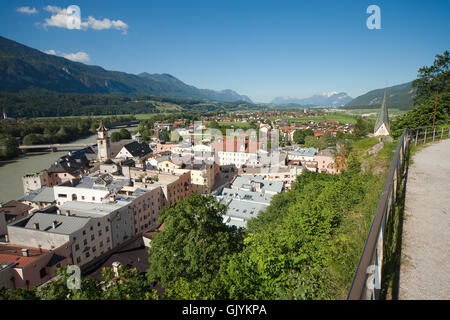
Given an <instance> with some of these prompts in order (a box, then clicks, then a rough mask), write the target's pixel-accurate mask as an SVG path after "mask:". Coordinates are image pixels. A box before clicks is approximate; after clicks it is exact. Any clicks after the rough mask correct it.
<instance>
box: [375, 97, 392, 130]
mask: <svg viewBox="0 0 450 320" xmlns="http://www.w3.org/2000/svg"><path fill="white" fill-rule="evenodd" d="M389 130H390V129H389V115H388V109H387V105H386V89H384V98H383V103H382V104H381V109H380V113H379V115H378V119H377V122H376V123H375V129H374V135H375V136H388V135H389Z"/></svg>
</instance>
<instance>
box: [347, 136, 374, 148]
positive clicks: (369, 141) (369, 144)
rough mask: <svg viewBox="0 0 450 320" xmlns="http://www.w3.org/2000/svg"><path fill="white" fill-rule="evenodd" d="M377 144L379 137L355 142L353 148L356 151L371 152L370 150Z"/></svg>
mask: <svg viewBox="0 0 450 320" xmlns="http://www.w3.org/2000/svg"><path fill="white" fill-rule="evenodd" d="M377 143H378V138H377V137H367V138H364V139H361V140H359V141H357V142H355V143H354V144H353V148H354V149H358V150H362V149H367V150H369V149H370V148H372V147H373V146H374V145H376V144H377Z"/></svg>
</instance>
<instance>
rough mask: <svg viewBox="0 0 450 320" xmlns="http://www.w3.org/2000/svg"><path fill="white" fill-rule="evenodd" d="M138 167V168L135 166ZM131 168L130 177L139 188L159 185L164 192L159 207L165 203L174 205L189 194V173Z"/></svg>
mask: <svg viewBox="0 0 450 320" xmlns="http://www.w3.org/2000/svg"><path fill="white" fill-rule="evenodd" d="M136 169H138V168H136ZM136 169H134V170H131V171H130V173H131V177H132V179H133V180H134V185H135V186H137V187H141V188H145V189H147V188H151V187H152V186H159V187H161V189H162V192H163V194H164V201H163V204H162V206H161V207H164V206H166V205H171V206H174V205H176V204H177V203H178V201H180V200H181V198H183V197H186V196H188V195H190V194H191V173H190V172H183V173H175V172H174V173H162V172H158V171H150V170H145V171H144V170H136Z"/></svg>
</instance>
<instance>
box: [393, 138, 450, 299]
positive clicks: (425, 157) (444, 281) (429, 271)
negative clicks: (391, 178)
mask: <svg viewBox="0 0 450 320" xmlns="http://www.w3.org/2000/svg"><path fill="white" fill-rule="evenodd" d="M406 188H407V190H406V210H405V213H406V218H405V221H404V226H403V246H402V265H401V268H400V290H399V299H403V300H406V299H413V300H416V299H423V300H429V299H439V300H442V299H445V300H448V299H450V140H444V141H440V142H438V143H435V144H432V145H430V146H427V147H425V148H424V149H422V150H421V151H420V152H418V153H416V154H415V155H414V157H413V164H412V165H411V166H410V168H409V173H408V183H407V187H406Z"/></svg>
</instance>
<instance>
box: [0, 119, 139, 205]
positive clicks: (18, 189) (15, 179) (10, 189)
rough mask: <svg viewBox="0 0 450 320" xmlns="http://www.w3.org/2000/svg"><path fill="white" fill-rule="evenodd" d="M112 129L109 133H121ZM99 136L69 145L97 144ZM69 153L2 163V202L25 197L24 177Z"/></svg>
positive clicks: (36, 154)
mask: <svg viewBox="0 0 450 320" xmlns="http://www.w3.org/2000/svg"><path fill="white" fill-rule="evenodd" d="M126 129H128V130H130V131H131V130H136V127H128V128H126ZM119 130H120V129H112V130H110V131H109V132H110V133H111V132H114V131H119ZM96 141H97V134H94V135H91V136H89V137H87V138H83V139H78V140H75V141H72V142H69V143H96ZM67 153H68V151H67V150H65V151H56V152H29V153H26V154H24V155H23V156H20V157H19V158H17V159H13V160H8V161H0V202H3V203H4V202H7V201H9V200H14V199H17V198H19V197H20V196H21V195H23V188H22V176H24V175H25V174H26V173H34V172H39V171H41V170H44V169H47V168H48V167H50V165H51V164H52V163H53V162H55V161H56V160H57V159H58V158H59V157H61V156H63V155H65V154H67Z"/></svg>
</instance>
